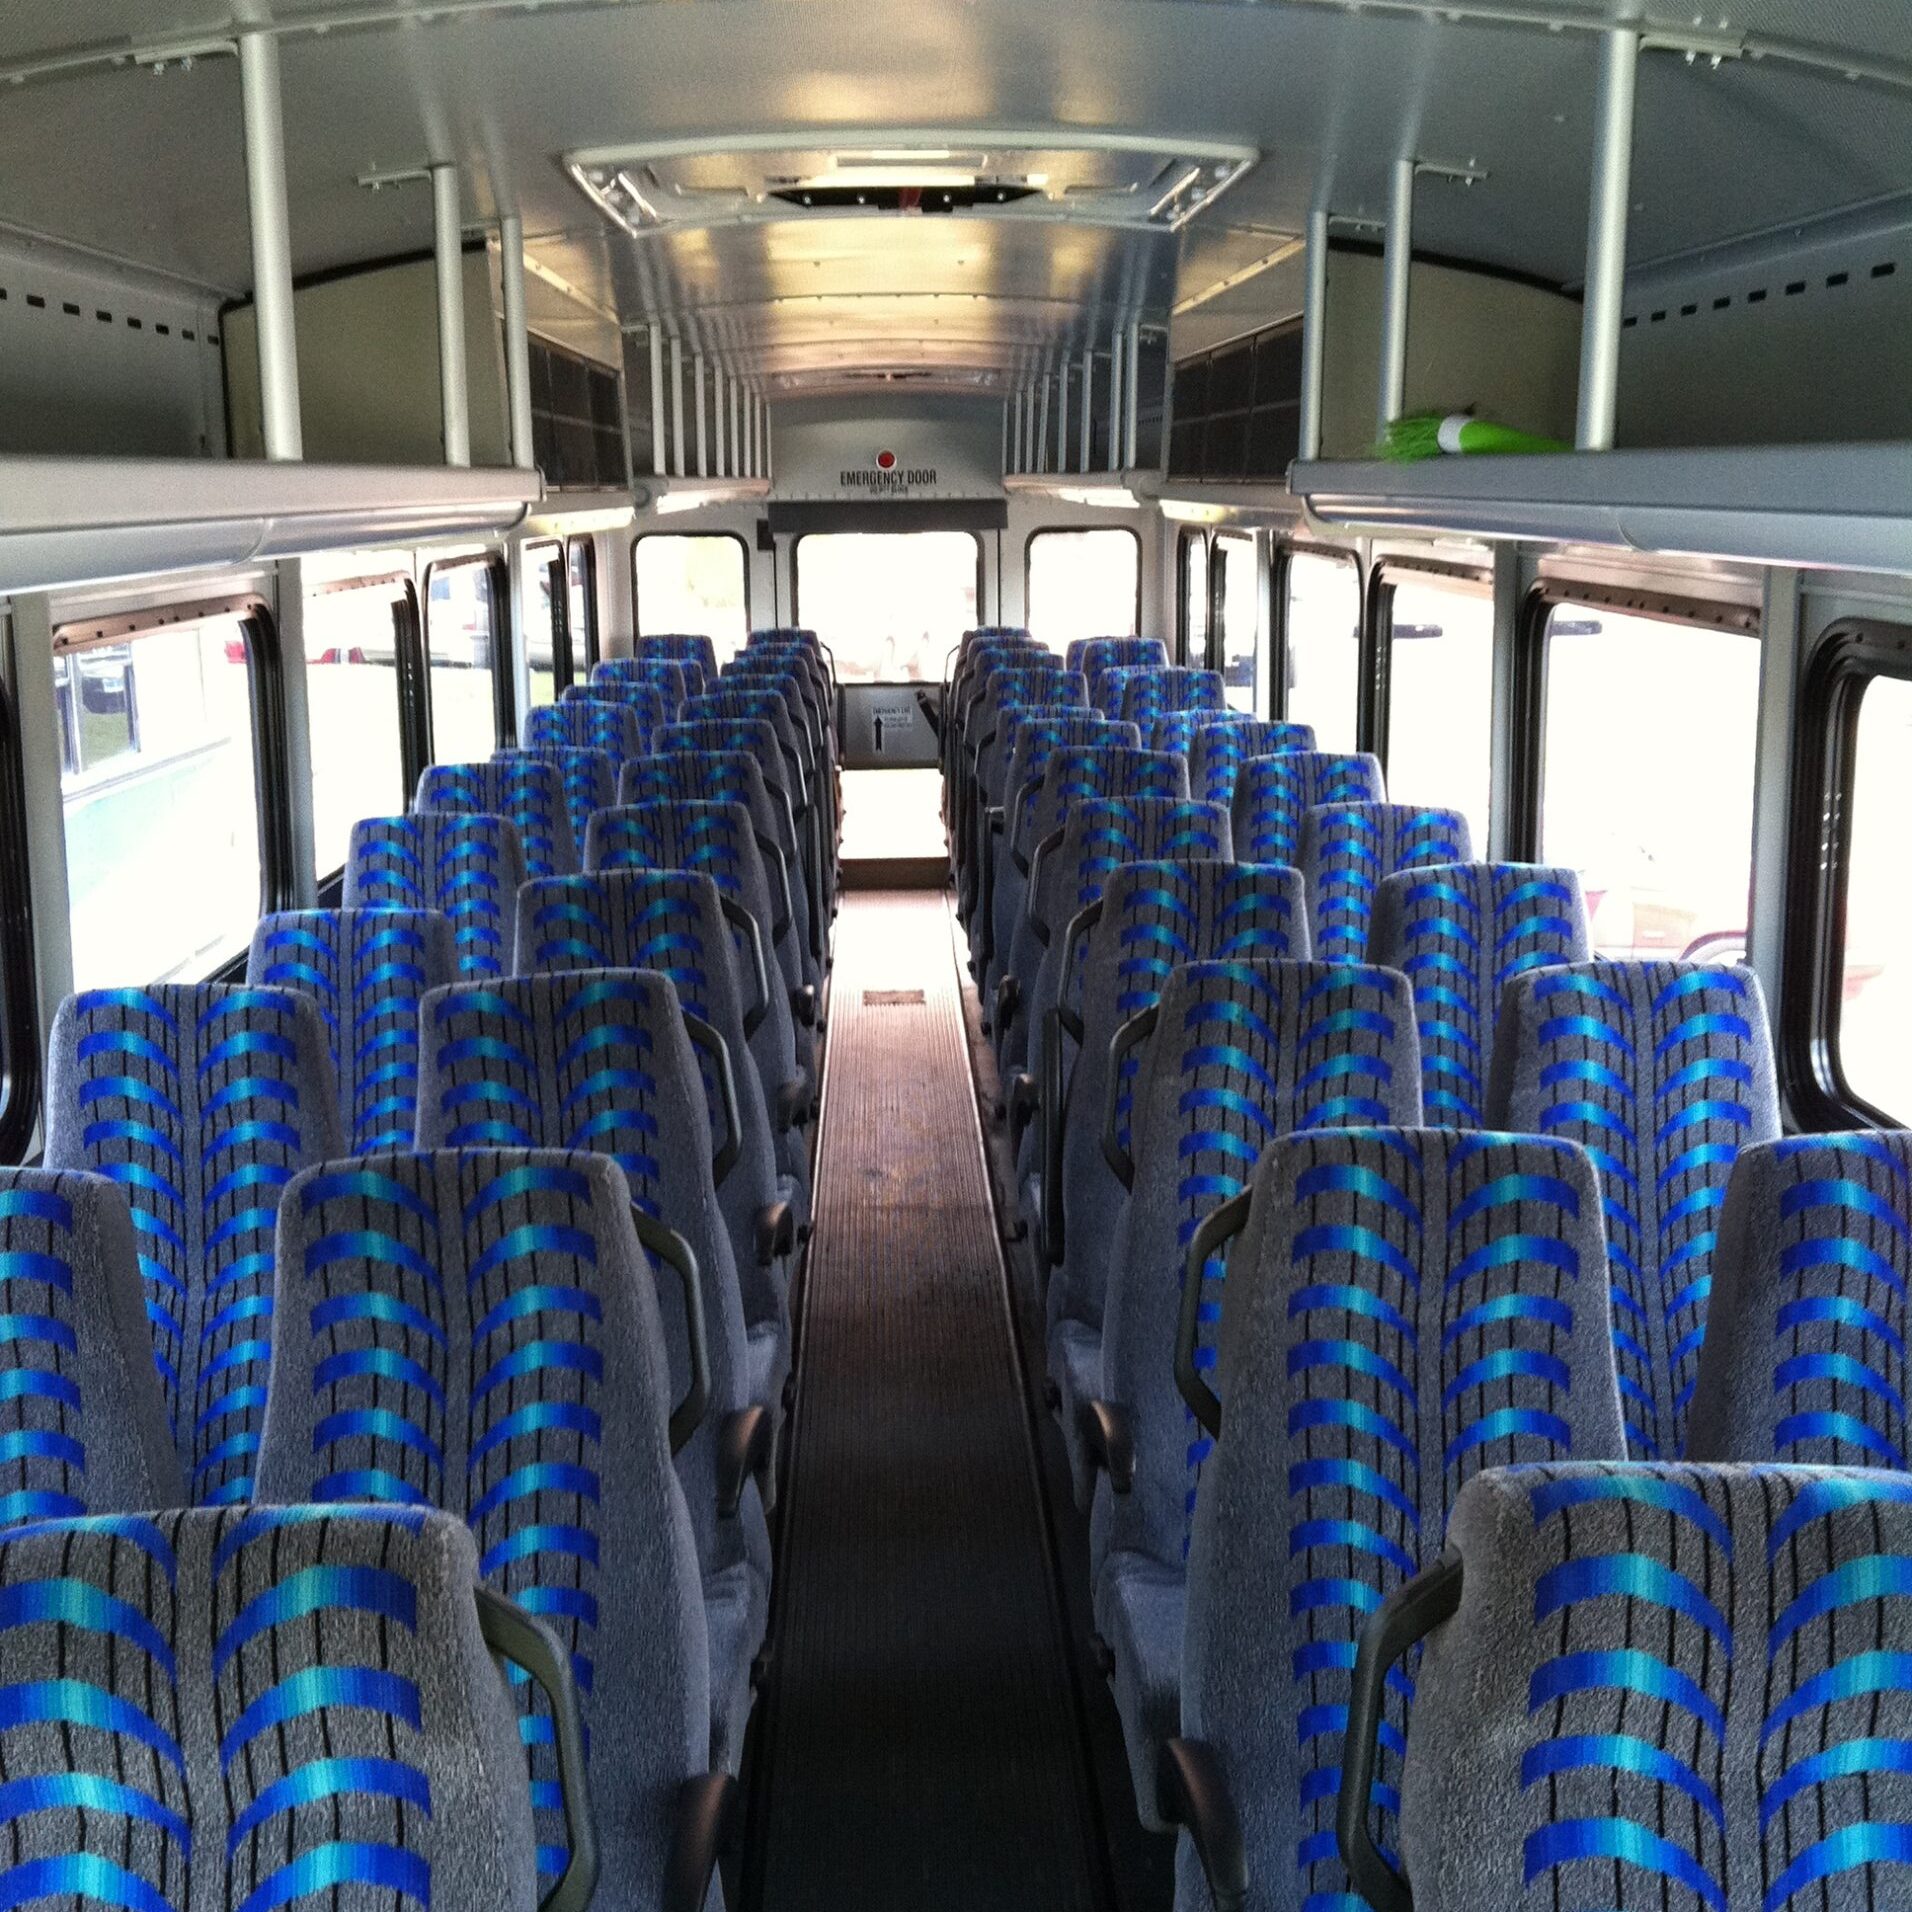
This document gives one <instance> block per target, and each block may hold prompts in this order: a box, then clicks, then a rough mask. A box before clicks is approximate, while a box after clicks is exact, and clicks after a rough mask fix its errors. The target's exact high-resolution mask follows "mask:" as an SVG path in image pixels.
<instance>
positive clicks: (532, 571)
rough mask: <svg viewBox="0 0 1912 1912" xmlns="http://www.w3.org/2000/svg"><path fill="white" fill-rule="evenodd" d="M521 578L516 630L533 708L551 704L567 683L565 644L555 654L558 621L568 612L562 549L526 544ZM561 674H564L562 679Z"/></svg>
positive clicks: (558, 646) (567, 664)
mask: <svg viewBox="0 0 1912 1912" xmlns="http://www.w3.org/2000/svg"><path fill="white" fill-rule="evenodd" d="M522 576H523V579H524V603H523V605H522V606H521V607H520V608H519V612H518V628H519V629H520V630H521V631H523V632H524V647H525V663H526V666H527V670H526V682H527V683H528V684H529V686H530V692H531V702H532V704H533V705H534V706H535V705H538V704H554V703H556V702H557V699H558V692H559V691H560V690H562V689H563V688H564V686H565V685H566V684H568V683H569V682H570V681H571V679H570V676H569V674H568V673H569V665H570V662H571V658H570V650H569V645H568V643H567V644H566V645H564V646H563V649H564V652H565V654H564V656H563V657H562V658H560V657H559V654H558V653H559V649H560V644H559V637H560V632H559V630H558V620H559V617H560V615H562V614H565V613H567V612H568V609H569V606H568V602H567V593H568V588H569V587H568V585H567V582H566V579H565V564H564V548H563V546H561V545H557V544H533V545H527V546H526V547H525V553H524V564H523V570H522ZM561 671H563V672H564V673H565V674H564V675H562V676H560V672H561Z"/></svg>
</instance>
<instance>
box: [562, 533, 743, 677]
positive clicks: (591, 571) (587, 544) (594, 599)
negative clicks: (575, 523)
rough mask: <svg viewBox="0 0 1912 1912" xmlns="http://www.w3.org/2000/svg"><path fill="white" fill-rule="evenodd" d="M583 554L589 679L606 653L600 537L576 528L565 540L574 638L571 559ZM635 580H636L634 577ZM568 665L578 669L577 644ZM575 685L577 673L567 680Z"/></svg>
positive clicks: (566, 600) (567, 627)
mask: <svg viewBox="0 0 1912 1912" xmlns="http://www.w3.org/2000/svg"><path fill="white" fill-rule="evenodd" d="M574 557H580V558H582V559H583V560H584V567H583V568H584V675H585V679H586V681H588V680H589V678H590V675H591V672H592V670H593V669H594V668H595V667H596V665H597V663H598V661H599V659H600V658H601V657H602V656H603V651H602V648H601V646H602V641H603V640H602V638H601V636H600V634H599V631H598V622H599V618H598V560H597V540H596V539H595V538H594V537H592V536H590V534H589V533H588V532H583V531H574V532H572V533H571V535H570V536H569V537H568V538H566V539H565V541H564V594H565V595H564V615H565V620H566V624H565V631H566V635H567V636H569V637H571V638H573V639H575V638H576V636H577V635H578V634H577V632H575V631H573V630H572V629H571V628H570V616H571V560H572V559H573V558H574ZM633 581H635V580H633ZM749 585H750V576H749V568H748V566H746V567H745V573H744V588H745V591H746V594H747V593H748V591H749ZM566 649H567V656H568V657H569V660H570V661H569V665H568V668H569V669H571V670H572V671H574V672H575V670H576V668H577V658H576V656H575V655H574V654H573V652H574V651H575V646H574V645H572V646H567V647H566ZM566 681H567V682H569V683H573V684H575V683H576V682H577V681H578V679H577V678H576V676H572V677H571V678H569V679H567V680H566Z"/></svg>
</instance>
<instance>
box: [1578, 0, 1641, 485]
mask: <svg viewBox="0 0 1912 1912" xmlns="http://www.w3.org/2000/svg"><path fill="white" fill-rule="evenodd" d="M1628 11H1629V13H1630V15H1631V18H1632V20H1633V21H1634V22H1637V20H1638V17H1639V9H1638V8H1637V6H1636V7H1633V8H1630V9H1629V10H1628ZM1639 76H1640V29H1639V27H1638V25H1637V24H1625V25H1621V26H1617V27H1614V28H1612V29H1610V30H1609V31H1608V33H1607V35H1606V37H1605V39H1604V41H1603V42H1602V45H1601V50H1600V92H1599V95H1598V99H1597V103H1596V106H1595V127H1596V131H1595V135H1594V137H1595V139H1596V141H1597V144H1596V145H1595V148H1594V154H1593V194H1592V199H1591V203H1590V204H1589V206H1588V209H1587V290H1586V305H1585V316H1584V317H1583V318H1582V320H1581V326H1580V415H1579V421H1578V423H1577V425H1576V427H1575V431H1574V443H1575V444H1576V445H1577V446H1578V447H1579V449H1580V450H1582V451H1611V450H1612V449H1613V437H1614V425H1615V420H1616V417H1617V415H1618V412H1619V404H1620V338H1621V332H1622V326H1623V320H1624V311H1625V305H1626V283H1627V205H1628V201H1629V199H1630V198H1631V196H1632V190H1633V113H1634V101H1635V97H1636V95H1637V92H1638V87H1639Z"/></svg>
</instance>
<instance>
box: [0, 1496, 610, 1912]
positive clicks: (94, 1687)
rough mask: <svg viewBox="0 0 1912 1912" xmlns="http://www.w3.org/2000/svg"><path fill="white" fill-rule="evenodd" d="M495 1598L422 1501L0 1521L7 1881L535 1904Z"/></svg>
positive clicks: (73, 1887) (40, 1900) (159, 1891)
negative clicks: (489, 1600) (498, 1651)
mask: <svg viewBox="0 0 1912 1912" xmlns="http://www.w3.org/2000/svg"><path fill="white" fill-rule="evenodd" d="M483 1598H484V1596H483V1595H482V1594H481V1591H480V1587H479V1582H478V1562H477V1555H476V1549H475V1547H474V1545H473V1541H472V1537H471V1535H470V1533H469V1532H468V1531H467V1530H466V1528H465V1524H464V1522H463V1521H460V1520H455V1519H452V1518H451V1517H450V1516H448V1515H444V1514H431V1513H426V1512H424V1511H422V1510H416V1509H404V1508H378V1509H369V1508H368V1509H365V1510H363V1511H357V1510H348V1509H343V1508H340V1509H326V1510H321V1511H320V1512H319V1513H318V1514H316V1515H315V1513H314V1510H312V1509H309V1508H299V1507H288V1508H272V1507H235V1508H174V1509H172V1510H171V1511H167V1512H159V1513H153V1512H140V1513H133V1514H127V1515H123V1516H120V1517H118V1518H111V1519H89V1520H49V1521H40V1522H35V1523H34V1524H32V1525H30V1526H27V1527H23V1528H20V1529H17V1530H16V1531H14V1532H12V1533H0V1666H4V1669H5V1670H4V1674H0V1679H3V1680H4V1684H3V1685H0V1712H3V1713H4V1717H5V1719H6V1721H7V1727H8V1731H7V1734H6V1754H7V1759H6V1789H5V1791H4V1793H0V1802H4V1811H5V1814H6V1825H7V1840H8V1862H9V1863H8V1869H7V1871H6V1873H5V1875H4V1876H5V1878H6V1881H7V1890H8V1893H9V1896H10V1897H11V1899H12V1902H13V1903H14V1904H16V1905H22V1906H24V1905H28V1904H32V1905H35V1906H69V1907H78V1906H82V1905H89V1906H118V1907H125V1908H133V1907H138V1908H141V1912H197V1909H198V1908H213V1907H224V1906H231V1907H235V1908H236V1907H239V1906H251V1907H265V1906H279V1905H290V1904H294V1903H300V1904H305V1903H310V1902H312V1901H313V1900H314V1899H315V1898H316V1899H317V1900H318V1902H320V1903H326V1904H331V1905H336V1906H340V1907H357V1908H370V1907H372V1906H378V1905H382V1906H388V1907H390V1906H397V1905H400V1904H411V1905H414V1906H417V1907H421V1908H423V1907H430V1906H432V1905H456V1906H459V1907H461V1908H469V1912H535V1909H536V1907H537V1905H538V1899H539V1894H538V1881H537V1874H536V1871H535V1868H534V1851H535V1832H534V1824H533V1815H532V1806H531V1792H530V1788H529V1786H528V1784H527V1782H526V1776H525V1762H524V1755H523V1753H522V1752H521V1751H520V1749H519V1745H518V1726H517V1718H516V1707H515V1705H514V1703H513V1700H512V1696H511V1690H510V1687H509V1686H508V1684H507V1682H506V1679H505V1677H504V1675H503V1674H502V1673H501V1672H500V1670H499V1667H498V1665H497V1663H496V1662H495V1661H494V1659H493V1657H492V1654H493V1644H492V1638H497V1637H499V1636H497V1635H496V1634H495V1633H493V1635H492V1638H488V1637H487V1633H488V1630H490V1629H489V1627H488V1622H490V1623H493V1624H495V1622H493V1616H494V1615H495V1614H496V1613H497V1611H499V1610H500V1609H501V1608H502V1606H503V1603H502V1602H499V1603H496V1604H495V1605H493V1606H490V1607H488V1608H487V1609H484V1610H481V1605H480V1602H481V1599H483ZM519 1624H520V1625H522V1617H521V1616H519ZM547 1670H550V1671H555V1673H556V1674H557V1675H558V1676H559V1678H560V1679H561V1678H562V1675H563V1672H564V1669H563V1666H562V1664H561V1663H560V1664H559V1665H558V1666H557V1667H556V1668H555V1669H547ZM574 1803H575V1805H576V1807H577V1809H579V1810H588V1802H586V1801H583V1800H580V1801H577V1802H574Z"/></svg>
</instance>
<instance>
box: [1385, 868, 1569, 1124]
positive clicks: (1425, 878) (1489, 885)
mask: <svg viewBox="0 0 1912 1912" xmlns="http://www.w3.org/2000/svg"><path fill="white" fill-rule="evenodd" d="M1592 954H1593V949H1592V946H1591V942H1590V932H1589V930H1588V927H1587V903H1586V898H1585V897H1584V896H1583V895H1582V894H1581V889H1580V878H1579V877H1578V875H1576V874H1575V872H1574V871H1572V870H1567V869H1548V868H1543V867H1541V866H1540V865H1537V864H1533V863H1448V864H1436V865H1434V866H1433V867H1431V868H1428V869H1417V870H1402V871H1397V872H1396V874H1394V875H1393V876H1389V877H1384V878H1383V879H1382V881H1381V885H1380V887H1379V888H1378V889H1377V890H1376V891H1375V894H1374V916H1373V920H1372V921H1371V922H1370V923H1369V925H1368V961H1369V962H1371V963H1382V964H1384V965H1385V966H1386V967H1387V968H1389V969H1398V970H1400V971H1401V972H1402V973H1403V974H1404V975H1405V976H1406V977H1407V979H1408V981H1409V982H1411V983H1412V984H1413V985H1414V1013H1415V1016H1416V1017H1417V1018H1418V1020H1419V1022H1420V1026H1421V1099H1422V1102H1423V1104H1424V1105H1425V1107H1426V1111H1427V1118H1428V1120H1429V1121H1430V1122H1438V1123H1440V1124H1441V1125H1442V1126H1443V1127H1445V1128H1450V1129H1478V1128H1484V1127H1485V1126H1486V1121H1487V1083H1488V1078H1489V1073H1490V1066H1491V1063H1492V1060H1493V1052H1494V1031H1495V1029H1496V1028H1497V1027H1498V1025H1499V1021H1500V1002H1501V996H1502V993H1503V992H1504V991H1505V989H1506V987H1507V985H1508V984H1509V983H1510V982H1512V981H1513V980H1514V978H1515V977H1517V976H1525V975H1527V974H1528V973H1529V972H1530V971H1533V970H1536V969H1546V968H1550V967H1554V966H1557V965H1559V964H1561V963H1584V962H1586V961H1587V960H1588V959H1589V958H1590V957H1591V956H1592Z"/></svg>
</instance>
